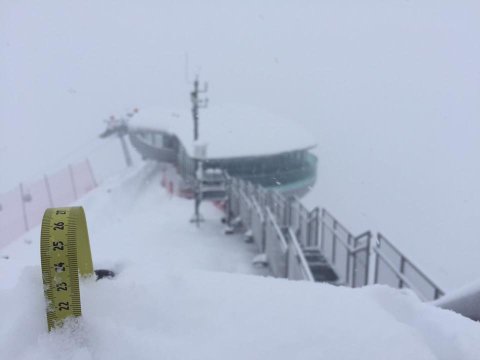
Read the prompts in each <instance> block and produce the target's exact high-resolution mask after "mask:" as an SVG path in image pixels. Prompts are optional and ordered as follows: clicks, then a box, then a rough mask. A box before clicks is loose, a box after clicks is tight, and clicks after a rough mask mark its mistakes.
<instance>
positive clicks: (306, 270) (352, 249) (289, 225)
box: [227, 178, 444, 300]
mask: <svg viewBox="0 0 480 360" xmlns="http://www.w3.org/2000/svg"><path fill="white" fill-rule="evenodd" d="M228 179H229V181H228V182H229V186H228V191H227V194H228V206H227V208H228V213H229V216H228V218H230V220H233V219H234V220H235V221H236V222H237V223H241V225H242V226H241V227H240V228H241V229H242V230H244V231H249V234H250V235H251V237H252V238H253V241H254V243H255V244H256V246H257V248H258V251H260V252H262V253H265V255H266V259H267V262H268V265H269V267H270V270H271V272H272V274H273V275H274V276H278V277H286V278H288V279H293V280H307V281H315V278H316V275H315V274H316V273H315V271H314V270H313V266H314V264H313V262H310V263H309V261H314V260H312V259H315V258H316V259H317V261H318V259H319V256H320V257H323V258H325V261H326V262H327V263H328V265H329V266H330V267H331V268H332V269H333V270H334V272H335V275H336V276H337V280H335V281H334V283H335V284H338V285H345V286H349V287H360V286H364V285H367V284H368V283H369V282H373V283H379V284H387V285H390V286H393V287H395V288H410V289H411V290H413V291H414V292H415V293H416V294H417V295H418V296H419V297H420V298H421V299H423V300H434V299H437V298H438V297H440V296H442V295H443V294H444V293H443V291H442V290H441V289H440V288H439V287H438V286H437V285H435V283H433V282H432V281H431V280H430V279H429V278H428V277H427V276H426V275H425V274H424V273H423V272H422V271H420V270H419V269H418V268H417V267H416V266H415V265H414V264H413V263H412V262H411V261H410V260H409V259H408V258H406V257H405V256H404V255H403V254H402V253H401V252H400V251H399V250H398V249H397V248H395V247H394V246H393V245H392V244H391V243H390V242H389V241H388V240H387V239H386V238H385V237H384V236H383V235H381V234H378V241H377V242H376V244H375V245H372V244H371V238H372V234H371V232H370V231H366V232H364V233H362V234H360V235H356V236H355V235H353V234H352V233H351V232H350V231H349V230H348V229H347V228H346V227H345V226H344V225H343V224H341V223H340V222H339V221H338V220H337V219H336V218H335V217H334V216H333V215H332V214H331V213H330V212H328V211H327V210H326V209H321V210H320V209H319V208H315V209H313V210H311V211H310V210H308V209H307V208H306V207H305V206H304V205H303V204H302V202H301V201H300V200H299V199H298V197H295V196H290V197H287V196H284V195H283V194H281V193H279V192H274V191H271V190H267V189H265V188H263V187H261V186H258V185H253V184H252V183H250V182H248V181H246V180H241V179H238V178H228ZM371 252H373V253H374V254H375V255H376V256H375V271H374V275H373V277H372V279H369V268H370V258H371V257H370V253H371ZM312 254H313V255H312ZM315 254H320V255H315ZM317 264H318V262H317ZM372 265H373V264H372ZM317 280H319V281H321V277H318V278H317Z"/></svg>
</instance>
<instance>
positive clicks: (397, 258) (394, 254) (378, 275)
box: [374, 234, 444, 301]
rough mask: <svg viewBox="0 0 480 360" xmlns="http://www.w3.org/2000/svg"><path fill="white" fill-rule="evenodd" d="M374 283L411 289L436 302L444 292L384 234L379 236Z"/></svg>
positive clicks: (423, 298) (424, 298)
mask: <svg viewBox="0 0 480 360" xmlns="http://www.w3.org/2000/svg"><path fill="white" fill-rule="evenodd" d="M375 252H376V260H375V277H374V282H375V283H378V284H385V285H390V286H392V287H395V288H404V287H407V288H410V289H412V290H413V291H414V292H415V293H416V294H417V295H418V296H419V297H420V298H421V299H422V300H427V301H428V300H435V299H437V298H439V297H440V296H442V295H443V294H444V292H443V291H442V290H441V289H440V288H439V287H438V286H437V285H436V284H435V283H434V282H433V281H432V280H430V279H429V278H428V277H427V276H426V275H425V274H424V273H423V272H422V271H421V270H420V269H419V268H418V267H417V266H415V265H414V264H413V263H412V262H411V261H410V260H409V259H407V258H406V257H405V256H404V255H403V254H402V253H401V252H400V251H399V250H398V249H397V248H396V247H395V246H393V244H392V243H391V242H390V241H388V240H387V239H386V238H385V237H384V236H383V235H382V234H378V235H377V246H376V247H375Z"/></svg>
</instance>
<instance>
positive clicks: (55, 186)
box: [48, 167, 77, 207]
mask: <svg viewBox="0 0 480 360" xmlns="http://www.w3.org/2000/svg"><path fill="white" fill-rule="evenodd" d="M70 169H71V168H70V167H68V168H66V169H62V170H60V171H58V172H56V173H55V174H53V175H51V176H49V177H48V184H49V187H50V190H51V192H52V200H53V204H54V206H56V207H59V206H68V205H69V204H71V203H72V202H74V201H75V200H76V199H77V196H76V193H75V188H74V187H73V176H71V170H70Z"/></svg>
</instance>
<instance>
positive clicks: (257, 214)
mask: <svg viewBox="0 0 480 360" xmlns="http://www.w3.org/2000/svg"><path fill="white" fill-rule="evenodd" d="M252 205H253V208H252V236H253V241H254V242H255V244H256V245H257V248H258V251H260V252H261V253H263V252H264V251H265V217H264V215H263V212H262V209H261V208H260V206H259V205H258V203H257V201H256V200H255V199H253V201H252Z"/></svg>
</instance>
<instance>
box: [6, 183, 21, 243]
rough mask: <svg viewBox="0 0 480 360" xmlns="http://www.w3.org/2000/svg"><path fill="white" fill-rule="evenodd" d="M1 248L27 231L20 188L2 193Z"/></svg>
mask: <svg viewBox="0 0 480 360" xmlns="http://www.w3.org/2000/svg"><path fill="white" fill-rule="evenodd" d="M0 206H1V209H0V248H1V247H4V246H6V245H8V244H9V243H10V242H12V241H13V240H15V239H17V238H18V237H19V236H21V235H22V234H23V233H24V232H25V231H26V227H25V220H24V216H23V210H22V202H21V193H20V188H19V187H17V188H15V189H13V190H11V191H9V192H7V193H5V194H0Z"/></svg>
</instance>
